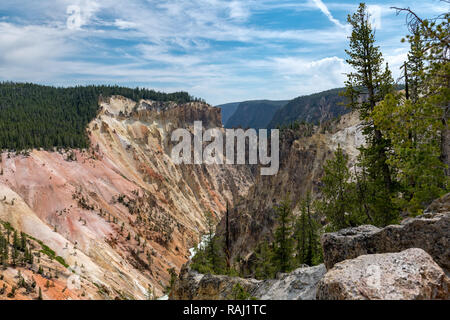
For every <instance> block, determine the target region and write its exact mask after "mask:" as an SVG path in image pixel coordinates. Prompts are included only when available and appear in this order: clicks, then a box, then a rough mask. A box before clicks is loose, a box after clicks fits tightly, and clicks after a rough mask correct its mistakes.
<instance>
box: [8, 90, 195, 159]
mask: <svg viewBox="0 0 450 320" xmlns="http://www.w3.org/2000/svg"><path fill="white" fill-rule="evenodd" d="M111 95H122V96H124V97H127V98H130V99H132V100H134V101H139V100H140V99H150V100H156V101H175V102H177V103H186V102H190V101H198V100H199V99H196V98H194V97H192V96H190V95H189V94H188V93H186V92H175V93H162V92H158V91H154V90H148V89H144V88H135V89H132V88H127V87H119V86H104V85H91V86H77V87H69V88H60V87H52V86H42V85H37V84H32V83H14V82H2V83H0V149H3V150H4V149H8V150H14V151H19V150H24V149H32V148H44V149H52V148H53V147H60V148H87V147H89V140H88V138H87V134H86V130H85V129H86V126H87V125H88V123H89V122H90V121H91V120H92V119H94V118H95V116H96V114H97V111H98V101H99V98H100V97H109V96H111Z"/></svg>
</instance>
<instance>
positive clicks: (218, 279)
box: [169, 264, 261, 300]
mask: <svg viewBox="0 0 450 320" xmlns="http://www.w3.org/2000/svg"><path fill="white" fill-rule="evenodd" d="M260 282H261V281H259V280H255V279H243V278H238V277H229V276H224V275H211V274H201V273H198V272H197V271H195V270H193V269H191V268H190V267H189V264H185V265H184V266H183V267H182V269H181V271H180V275H179V277H178V279H177V281H176V282H175V285H174V288H173V289H172V291H171V293H170V296H169V299H170V300H229V299H231V298H232V294H233V288H234V287H235V285H236V284H240V285H241V287H242V288H244V290H245V291H247V292H250V291H252V290H253V289H254V288H255V286H256V285H257V284H258V283H260Z"/></svg>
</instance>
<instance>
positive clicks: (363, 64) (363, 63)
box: [335, 3, 399, 226]
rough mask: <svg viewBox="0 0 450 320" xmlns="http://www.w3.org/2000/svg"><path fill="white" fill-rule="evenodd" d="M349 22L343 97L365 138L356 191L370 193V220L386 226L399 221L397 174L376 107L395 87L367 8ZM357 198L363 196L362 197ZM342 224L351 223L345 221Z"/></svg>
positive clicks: (367, 198)
mask: <svg viewBox="0 0 450 320" xmlns="http://www.w3.org/2000/svg"><path fill="white" fill-rule="evenodd" d="M347 21H348V22H349V24H350V25H351V26H352V34H351V36H350V38H349V39H350V44H349V46H350V48H349V49H348V50H346V53H347V55H348V56H349V58H348V59H347V63H348V64H349V65H350V66H352V68H353V72H351V73H349V74H348V75H347V78H348V79H347V81H346V91H345V94H344V95H345V96H346V97H347V98H348V101H349V103H348V106H349V107H350V108H352V109H353V110H357V111H359V114H360V117H361V120H362V121H363V125H364V128H363V133H364V135H365V138H366V145H365V146H362V147H360V158H359V163H358V166H359V167H360V169H361V171H362V175H361V177H362V178H363V179H360V180H359V185H357V187H358V188H361V187H363V188H364V189H365V191H366V193H367V194H366V196H364V199H363V200H364V202H363V203H364V204H365V208H364V211H365V213H366V215H367V217H368V218H369V219H371V220H373V221H372V222H373V223H374V224H376V225H381V226H384V225H388V224H391V223H395V222H396V221H397V220H398V216H399V208H398V207H397V206H396V204H395V202H393V201H392V199H393V197H394V196H395V193H396V192H397V191H398V189H397V187H398V186H397V184H396V183H395V181H394V180H393V175H395V172H393V168H392V167H390V166H389V164H388V154H389V153H390V152H391V147H392V146H391V141H390V140H389V139H388V138H387V137H386V136H384V135H383V134H382V132H381V131H380V128H378V126H377V125H376V124H374V119H373V111H374V109H375V106H376V105H377V103H379V102H380V101H382V100H383V99H384V97H385V95H386V94H388V93H392V92H393V91H394V89H395V87H394V83H393V79H392V75H391V72H390V70H389V68H388V65H387V64H386V65H385V67H384V68H383V63H384V62H383V57H382V54H381V51H380V48H379V47H378V46H376V44H375V33H374V31H373V30H372V27H371V25H370V17H369V14H368V11H367V7H366V5H365V4H364V3H361V4H360V5H359V8H358V10H357V11H356V13H354V14H353V15H349V16H348V19H347ZM357 194H358V195H360V196H363V195H362V194H361V193H357ZM355 212H356V211H355V210H353V212H349V213H350V216H349V217H347V218H345V219H344V220H348V219H352V218H353V217H352V214H353V216H354V213H355ZM340 214H342V213H340ZM341 218H342V217H341ZM357 220H358V219H357ZM335 222H337V220H335ZM356 223H358V224H359V223H360V222H358V221H356ZM342 224H343V225H346V224H349V222H348V221H344V222H342ZM350 224H352V223H350Z"/></svg>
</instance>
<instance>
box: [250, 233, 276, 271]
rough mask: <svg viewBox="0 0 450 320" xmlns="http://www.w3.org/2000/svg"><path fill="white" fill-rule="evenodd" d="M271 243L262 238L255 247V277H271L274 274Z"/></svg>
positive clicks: (274, 267)
mask: <svg viewBox="0 0 450 320" xmlns="http://www.w3.org/2000/svg"><path fill="white" fill-rule="evenodd" d="M273 253H274V250H273V245H272V244H271V243H269V241H268V240H263V241H261V242H260V243H259V245H258V246H257V247H256V249H255V264H254V274H253V276H254V277H255V278H256V279H261V280H263V279H271V278H274V277H275V275H276V272H277V270H276V266H274V264H273Z"/></svg>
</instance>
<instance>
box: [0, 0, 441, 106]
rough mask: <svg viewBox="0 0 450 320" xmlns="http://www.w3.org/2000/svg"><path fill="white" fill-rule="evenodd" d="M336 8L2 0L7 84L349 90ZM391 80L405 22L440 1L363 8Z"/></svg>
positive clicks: (340, 6)
mask: <svg viewBox="0 0 450 320" xmlns="http://www.w3.org/2000/svg"><path fill="white" fill-rule="evenodd" d="M358 3H359V2H358V1H337V0H304V1H291V0H278V1H274V0H246V1H237V0H235V1H234V0H231V1H230V0H228V1H225V0H170V1H169V0H167V1H151V0H128V1H112V0H59V1H50V0H40V1H35V0H28V1H23V0H1V2H0V80H13V81H30V82H36V83H43V84H52V85H60V86H69V85H78V84H92V83H94V84H95V83H105V84H119V85H125V86H131V87H136V86H141V87H148V88H153V89H157V90H161V91H166V92H172V91H178V90H183V91H188V92H189V93H191V94H192V95H195V96H197V97H201V98H204V99H205V100H206V101H207V102H209V103H211V104H214V105H216V104H221V103H226V102H233V101H242V100H251V99H262V98H265V99H280V100H282V99H283V100H284V99H291V98H294V97H296V96H299V95H303V94H309V93H314V92H318V91H322V90H326V89H330V88H335V87H339V86H343V83H344V80H345V73H346V72H348V71H349V67H348V66H347V64H346V63H345V58H346V56H345V52H344V49H345V48H346V47H347V45H348V39H347V36H348V33H349V28H348V25H347V24H346V16H347V14H349V13H351V12H353V11H354V10H355V9H356V7H357V5H358ZM366 4H367V5H368V6H369V9H370V12H371V13H372V20H373V25H374V26H375V28H376V38H377V40H378V42H379V45H380V46H381V49H382V51H383V54H384V57H385V59H386V61H388V62H389V64H390V66H391V69H392V71H393V73H394V75H395V76H398V75H399V70H398V69H399V66H400V65H401V63H402V62H403V61H404V59H405V57H406V53H407V45H406V44H401V43H400V39H401V38H402V37H403V36H404V35H405V34H406V32H407V31H406V27H405V18H404V16H396V14H395V11H394V10H392V9H390V7H391V6H401V7H407V6H409V7H411V8H412V9H413V10H415V11H416V12H417V13H418V14H420V15H421V16H423V17H432V16H435V15H437V14H439V13H442V12H446V11H448V10H449V6H448V4H445V3H443V2H441V1H438V0H420V1H419V0H417V1H415V0H410V1H406V0H398V1H366Z"/></svg>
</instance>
